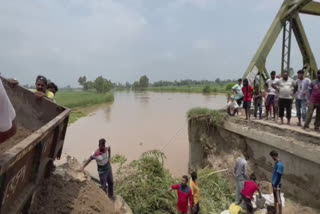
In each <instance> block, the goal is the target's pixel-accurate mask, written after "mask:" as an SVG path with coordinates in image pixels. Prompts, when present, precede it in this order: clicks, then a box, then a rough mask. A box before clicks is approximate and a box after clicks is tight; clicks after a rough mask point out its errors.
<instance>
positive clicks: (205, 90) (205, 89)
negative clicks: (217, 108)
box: [202, 85, 211, 94]
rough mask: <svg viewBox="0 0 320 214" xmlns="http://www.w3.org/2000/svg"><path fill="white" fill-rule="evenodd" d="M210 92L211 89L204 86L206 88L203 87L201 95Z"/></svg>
mask: <svg viewBox="0 0 320 214" xmlns="http://www.w3.org/2000/svg"><path fill="white" fill-rule="evenodd" d="M210 92H211V88H210V86H209V85H206V86H204V87H203V89H202V93H204V94H208V93H210Z"/></svg>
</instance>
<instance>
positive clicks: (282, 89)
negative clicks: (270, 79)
mask: <svg viewBox="0 0 320 214" xmlns="http://www.w3.org/2000/svg"><path fill="white" fill-rule="evenodd" d="M295 86H296V83H295V81H294V80H293V79H291V78H290V77H289V73H288V72H287V71H286V72H284V73H283V76H282V78H281V79H280V80H279V81H277V82H276V83H273V84H272V87H274V88H275V89H277V90H278V91H279V117H280V119H281V124H283V117H284V110H286V117H287V123H288V125H290V119H291V110H292V99H293V95H294V88H295Z"/></svg>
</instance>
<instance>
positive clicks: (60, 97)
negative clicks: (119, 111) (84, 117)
mask: <svg viewBox="0 0 320 214" xmlns="http://www.w3.org/2000/svg"><path fill="white" fill-rule="evenodd" d="M55 100H56V102H57V103H58V104H59V105H62V106H65V107H67V108H71V109H73V108H77V107H88V106H93V105H96V104H102V103H108V102H113V100H114V97H113V94H110V93H107V94H98V93H94V92H82V91H72V92H58V93H57V96H56V97H55Z"/></svg>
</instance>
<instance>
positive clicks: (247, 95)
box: [242, 79, 253, 120]
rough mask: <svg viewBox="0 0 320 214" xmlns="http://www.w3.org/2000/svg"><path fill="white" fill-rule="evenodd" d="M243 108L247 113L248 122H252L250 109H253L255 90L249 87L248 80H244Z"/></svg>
mask: <svg viewBox="0 0 320 214" xmlns="http://www.w3.org/2000/svg"><path fill="white" fill-rule="evenodd" d="M242 93H243V108H244V109H245V111H246V120H250V108H251V100H252V94H253V88H252V86H251V85H249V82H248V79H244V80H243V87H242Z"/></svg>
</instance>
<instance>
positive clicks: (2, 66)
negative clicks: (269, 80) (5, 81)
mask: <svg viewBox="0 0 320 214" xmlns="http://www.w3.org/2000/svg"><path fill="white" fill-rule="evenodd" d="M281 3H282V1H281V0H242V1H240V0H28V1H25V0H10V1H9V0H8V1H1V4H0V72H1V73H2V75H4V76H6V77H14V78H16V79H18V80H20V82H21V83H28V84H31V83H32V84H33V82H34V79H35V77H36V75H38V74H43V75H45V76H47V77H48V78H49V79H51V80H53V81H55V82H56V83H57V84H58V85H59V86H65V85H68V84H70V85H72V86H77V80H78V77H79V76H80V75H86V76H87V77H88V78H89V79H94V78H95V77H97V76H99V75H102V76H104V77H106V78H108V79H111V80H112V81H114V82H125V81H129V82H133V81H134V80H136V79H138V78H139V77H140V76H141V75H144V74H146V75H147V76H148V77H149V78H150V80H151V81H152V82H154V81H157V80H176V79H177V80H179V79H187V78H188V79H198V80H201V79H209V80H215V79H216V78H218V77H219V78H221V79H226V78H232V79H235V78H238V77H241V76H242V75H243V73H244V72H245V70H246V68H247V66H248V64H249V62H250V60H251V58H252V57H253V55H254V53H255V51H256V50H257V48H258V46H259V44H260V43H261V41H262V39H263V37H264V35H265V33H266V32H267V30H268V28H269V26H270V25H271V23H272V20H273V18H274V17H275V15H276V13H277V11H278V9H279V7H280V5H281ZM302 21H303V23H304V24H305V29H306V32H307V35H308V36H309V41H310V43H311V45H312V48H313V51H314V54H315V57H316V60H317V61H318V63H319V62H320V41H319V38H320V36H319V35H320V28H319V27H320V18H319V17H311V16H306V15H304V16H302ZM279 44H280V43H279V42H278V45H277V46H275V47H274V49H273V50H272V53H271V55H270V57H269V59H268V65H267V68H268V69H269V70H271V69H276V70H279V69H280V57H281V47H280V45H279ZM292 62H293V64H292V66H293V67H294V68H295V69H298V68H300V67H301V66H302V60H301V56H300V53H299V51H298V49H297V47H296V44H295V43H294V47H293V53H292Z"/></svg>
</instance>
